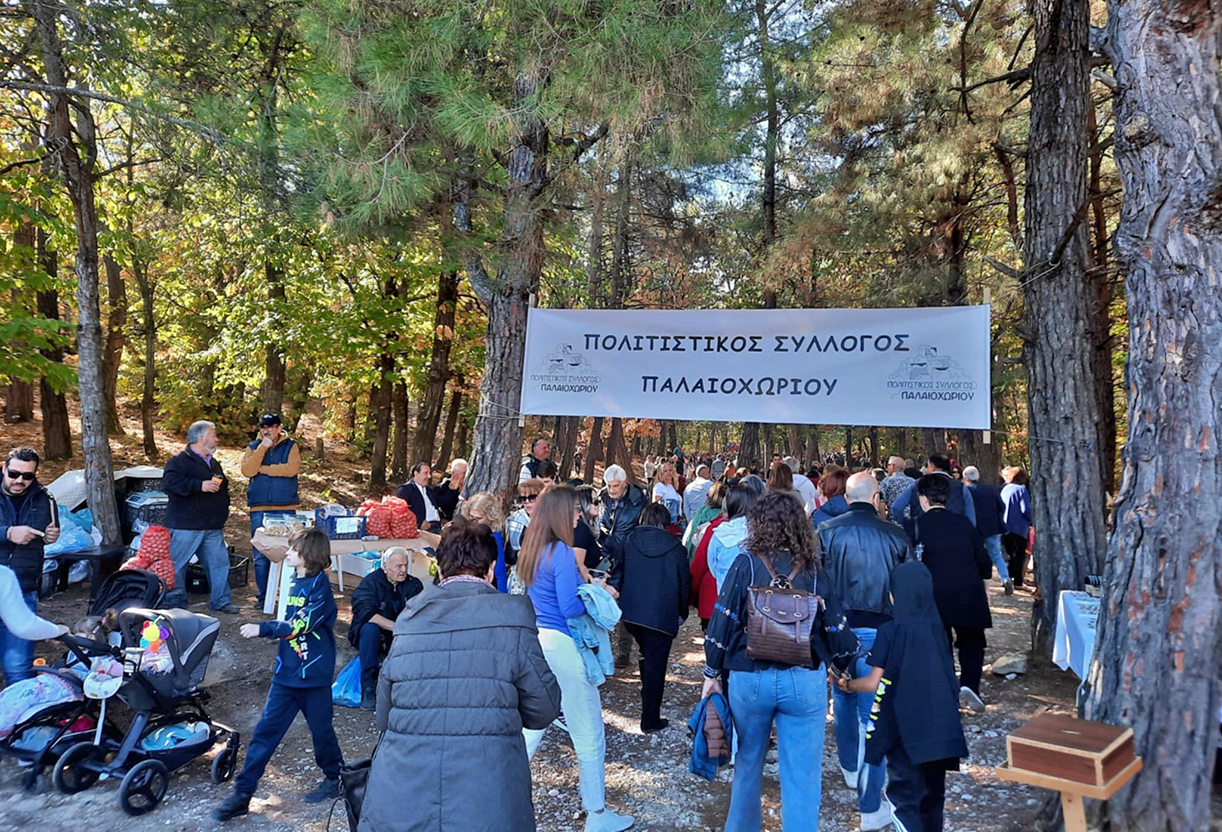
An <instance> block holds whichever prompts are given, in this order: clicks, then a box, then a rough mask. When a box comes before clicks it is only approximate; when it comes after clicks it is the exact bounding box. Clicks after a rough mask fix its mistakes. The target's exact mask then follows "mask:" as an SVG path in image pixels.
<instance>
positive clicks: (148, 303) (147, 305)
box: [132, 257, 161, 460]
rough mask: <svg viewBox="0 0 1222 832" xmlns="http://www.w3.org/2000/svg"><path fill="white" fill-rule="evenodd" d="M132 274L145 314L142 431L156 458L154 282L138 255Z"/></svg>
mask: <svg viewBox="0 0 1222 832" xmlns="http://www.w3.org/2000/svg"><path fill="white" fill-rule="evenodd" d="M132 277H134V278H135V279H136V288H137V289H139V290H140V310H141V314H142V315H143V316H144V384H143V387H142V388H141V392H140V433H141V444H142V445H143V447H144V455H145V456H146V457H147V458H148V459H151V460H152V459H157V458H158V457H160V456H161V454H160V453H159V452H158V450H157V439H156V436H155V435H154V433H153V411H154V410H156V409H157V400H156V385H157V363H156V362H157V319H156V317H155V316H154V314H153V283H152V281H151V280H149V274H148V268H147V266H146V265H145V264H144V262H143V261H141V260H140V258H139V257H133V258H132Z"/></svg>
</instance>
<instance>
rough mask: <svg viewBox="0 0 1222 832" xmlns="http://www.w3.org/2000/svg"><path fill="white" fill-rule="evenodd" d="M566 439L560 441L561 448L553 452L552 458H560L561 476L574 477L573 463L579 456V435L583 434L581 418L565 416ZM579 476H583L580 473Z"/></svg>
mask: <svg viewBox="0 0 1222 832" xmlns="http://www.w3.org/2000/svg"><path fill="white" fill-rule="evenodd" d="M563 421H564V425H565V428H564V438H563V439H562V440H560V441H559V444H560V447H559V448H557V449H556V450H554V451H553V452H552V456H554V457H558V458H559V460H560V474H561V476H565V477H569V476H573V462H574V460H575V459H576V454H577V434H579V433H580V432H581V423H582V419H581V417H580V416H565V417H564V419H563ZM576 475H577V476H581V472H580V471H578V472H577V474H576Z"/></svg>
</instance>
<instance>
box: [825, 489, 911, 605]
mask: <svg viewBox="0 0 1222 832" xmlns="http://www.w3.org/2000/svg"><path fill="white" fill-rule="evenodd" d="M819 543H820V548H821V549H822V552H823V568H824V570H825V571H826V572H827V575H828V577H829V578H830V579H831V582H832V586H833V587H834V588H835V590H836V597H837V598H839V599H840V604H841V606H842V607H843V608H844V611H845V616H846V617H847V618H848V620H849V625H850V626H852V627H878V626H879V625H880V624H884V623H886V622H887V621H888V620H889V619H890V618H891V570H892V569H894V568H895V567H896V566H898V565H899V564H900V563H902V562H904V561H905V560H908V559H909V558H910V557H912V543H911V542H910V541H909V540H908V536H907V535H906V534H904V533H903V532H902V531H900V529H899V528H898V527H897V526H895V525H894V524H892V523H888V522H887V521H885V520H883V519H882V518H881V517H879V516H878V512H877V511H875V509H874V506H872V505H870V504H869V503H850V504H849V510H848V511H846V512H845V513H844V514H842V515H840V516H839V517H836V518H833V519H832V520H828V521H827V522H825V523H822V524H820V526H819Z"/></svg>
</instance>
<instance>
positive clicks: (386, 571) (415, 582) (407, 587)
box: [348, 546, 424, 711]
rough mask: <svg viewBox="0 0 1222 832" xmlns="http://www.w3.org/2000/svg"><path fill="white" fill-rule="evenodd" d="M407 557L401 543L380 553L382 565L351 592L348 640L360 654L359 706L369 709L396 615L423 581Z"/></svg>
mask: <svg viewBox="0 0 1222 832" xmlns="http://www.w3.org/2000/svg"><path fill="white" fill-rule="evenodd" d="M409 563H410V557H409V555H408V553H407V550H406V549H404V548H402V547H401V546H392V547H391V548H389V549H387V550H386V551H385V552H383V553H382V567H381V568H380V569H375V570H373V571H372V572H370V573H369V574H368V575H366V576H365V577H364V578H362V579H361V582H360V584H359V585H358V586H357V588H356V589H355V590H353V592H352V624H351V625H350V626H349V627H348V642H349V643H350V644H351V645H352V646H353V647H355V648H356V649H357V652H358V654H359V655H360V657H361V707H362V708H364V709H365V710H367V711H372V710H373V709H374V706H375V705H376V704H377V693H378V671H379V670H381V667H382V657H383V656H385V655H386V654H387V653H389V652H390V645H391V642H392V641H393V640H394V633H395V619H396V618H398V617H399V613H401V612H403V608H404V607H405V606H407V602H408V600H409V599H410V598H413V597H415V596H416V595H417V594H418V593H419V592H420V591H421V590H422V589H424V584H422V583H420V580H419V579H418V578H416V577H414V576H412V575H409V574H408V572H407V568H408V564H409Z"/></svg>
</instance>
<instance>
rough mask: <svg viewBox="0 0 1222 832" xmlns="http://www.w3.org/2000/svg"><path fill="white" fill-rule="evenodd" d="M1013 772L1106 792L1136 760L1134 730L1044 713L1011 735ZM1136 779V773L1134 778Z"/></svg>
mask: <svg viewBox="0 0 1222 832" xmlns="http://www.w3.org/2000/svg"><path fill="white" fill-rule="evenodd" d="M1006 757H1007V759H1008V761H1009V765H1008V767H1009V768H1010V769H1015V770H1020V771H1025V772H1032V773H1035V774H1042V775H1044V776H1047V777H1053V778H1056V779H1058V780H1067V781H1070V782H1071V783H1080V784H1082V785H1083V786H1085V787H1086V789H1084V790H1083V793H1089V792H1090V790H1092V789H1104V788H1106V787H1107V786H1108V785H1110V784H1111V783H1112V782H1113V781H1114V780H1115V779H1116V778H1117V777H1118V776H1119V775H1120V774H1122V773H1125V772H1126V770H1127V769H1128V768H1130V766H1132V765H1133V764H1134V762H1135V760H1136V759H1137V752H1136V750H1135V748H1134V746H1133V730H1132V729H1131V728H1122V727H1120V726H1118V725H1104V724H1102V723H1099V722H1088V721H1086V720H1084V719H1074V718H1073V717H1068V716H1056V715H1054V714H1040V715H1039V716H1037V717H1035V718H1034V719H1032V720H1031V721H1030V722H1028V723H1027V724H1026V725H1024V726H1023V727H1021V728H1019V729H1018V730H1017V731H1015V732H1014V733H1012V734H1010V735H1009V736H1008V737H1006ZM1130 776H1131V775H1130Z"/></svg>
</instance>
